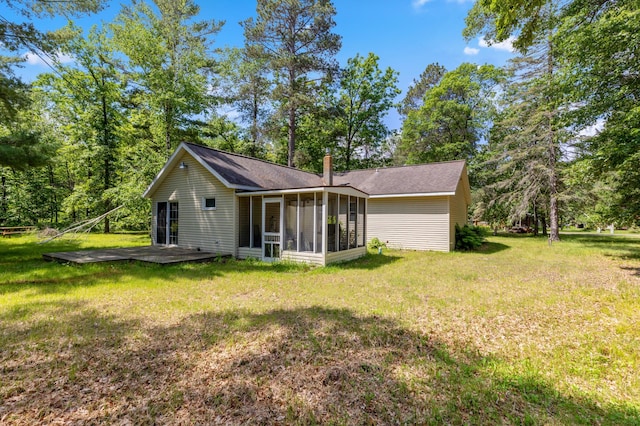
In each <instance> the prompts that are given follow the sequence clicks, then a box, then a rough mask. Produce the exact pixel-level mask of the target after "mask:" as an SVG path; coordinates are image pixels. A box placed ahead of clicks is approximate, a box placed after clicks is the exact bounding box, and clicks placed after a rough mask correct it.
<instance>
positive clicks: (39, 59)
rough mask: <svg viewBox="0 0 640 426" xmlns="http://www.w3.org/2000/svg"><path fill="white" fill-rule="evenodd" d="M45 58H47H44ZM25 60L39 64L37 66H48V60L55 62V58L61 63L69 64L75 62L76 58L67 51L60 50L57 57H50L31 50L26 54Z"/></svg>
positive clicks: (30, 63)
mask: <svg viewBox="0 0 640 426" xmlns="http://www.w3.org/2000/svg"><path fill="white" fill-rule="evenodd" d="M43 57H44V59H45V60H46V62H45V60H43ZM24 60H25V61H27V63H28V64H29V65H37V66H47V62H53V61H54V60H55V61H57V62H58V63H60V64H68V63H70V62H73V61H74V60H75V58H74V57H73V56H71V55H67V54H66V53H62V52H58V53H56V55H55V58H52V59H50V58H48V57H47V56H42V55H37V54H35V53H33V52H29V53H27V54H26V55H24Z"/></svg>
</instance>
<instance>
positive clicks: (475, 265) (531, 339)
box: [0, 235, 640, 425]
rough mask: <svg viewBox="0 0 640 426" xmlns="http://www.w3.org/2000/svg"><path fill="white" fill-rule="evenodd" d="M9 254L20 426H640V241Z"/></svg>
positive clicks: (9, 359) (6, 265)
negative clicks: (70, 259)
mask: <svg viewBox="0 0 640 426" xmlns="http://www.w3.org/2000/svg"><path fill="white" fill-rule="evenodd" d="M147 243H148V241H147V238H145V237H140V236H124V235H123V236H104V235H91V236H89V237H85V238H82V239H80V240H75V241H68V240H67V241H58V242H55V243H54V245H53V246H52V245H37V244H36V240H35V238H34V237H26V236H25V237H18V238H7V239H1V240H0V423H2V424H4V423H7V424H33V423H50V422H70V423H71V422H89V423H133V424H145V423H146V424H151V423H172V424H173V423H199V424H202V423H220V424H229V423H231V424H234V423H235V424H238V423H258V424H318V423H322V424H326V423H333V424H402V423H417V424H443V423H444V424H452V423H453V424H487V423H490V424H495V423H508V424H513V423H525V424H541V423H551V424H554V423H555V424H567V423H569V424H594V423H601V424H612V425H613V424H629V425H631V424H638V423H639V422H640V375H638V371H639V367H640V362H639V361H640V350H639V349H638V348H640V277H639V276H638V274H637V273H636V271H638V269H639V267H640V260H639V258H638V255H637V253H638V250H639V249H640V246H639V245H638V244H640V240H633V239H627V238H620V237H615V238H612V237H607V236H602V237H601V236H597V237H593V236H588V237H587V236H581V235H575V236H574V235H571V236H565V237H564V240H563V241H562V242H561V243H557V244H554V245H553V246H551V247H549V246H548V244H547V241H546V239H544V238H535V237H530V236H499V237H492V238H490V243H489V244H488V245H487V246H486V247H485V248H484V249H483V250H482V251H480V252H477V253H417V252H399V251H388V252H385V254H384V255H382V256H379V255H376V254H371V255H369V256H367V257H365V258H363V259H360V260H357V261H354V262H349V263H346V264H343V265H338V266H331V267H326V268H311V267H307V266H298V265H291V264H284V263H282V264H273V265H270V264H264V263H261V262H251V261H244V262H242V261H228V262H226V263H217V262H214V263H209V264H185V265H172V266H156V265H148V264H142V263H112V264H92V265H79V266H70V265H63V264H58V263H53V262H51V263H50V262H45V261H43V260H42V259H41V257H40V256H41V253H43V252H50V251H62V250H78V249H82V248H99V247H123V246H131V245H145V244H147Z"/></svg>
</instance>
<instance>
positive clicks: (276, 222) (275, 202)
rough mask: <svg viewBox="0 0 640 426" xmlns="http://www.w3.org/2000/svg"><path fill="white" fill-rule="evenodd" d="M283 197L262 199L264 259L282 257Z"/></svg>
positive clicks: (268, 260)
mask: <svg viewBox="0 0 640 426" xmlns="http://www.w3.org/2000/svg"><path fill="white" fill-rule="evenodd" d="M282 228H283V224H282V198H264V199H263V201H262V229H263V231H262V260H264V261H265V262H273V261H274V260H277V259H280V253H281V252H282V250H281V241H282Z"/></svg>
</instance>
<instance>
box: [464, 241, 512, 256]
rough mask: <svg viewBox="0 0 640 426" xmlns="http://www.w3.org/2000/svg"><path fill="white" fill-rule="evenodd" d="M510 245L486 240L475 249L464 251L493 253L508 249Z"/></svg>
mask: <svg viewBox="0 0 640 426" xmlns="http://www.w3.org/2000/svg"><path fill="white" fill-rule="evenodd" d="M510 248H511V247H510V246H508V245H506V244H502V243H496V242H493V241H487V242H484V243H483V244H482V245H481V246H480V247H479V248H478V249H477V250H471V251H468V252H465V253H469V254H495V253H500V252H501V251H504V250H508V249H510Z"/></svg>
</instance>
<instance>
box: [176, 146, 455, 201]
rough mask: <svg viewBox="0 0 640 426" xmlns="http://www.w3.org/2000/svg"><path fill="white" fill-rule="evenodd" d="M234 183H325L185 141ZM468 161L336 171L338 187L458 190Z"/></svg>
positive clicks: (383, 191)
mask: <svg viewBox="0 0 640 426" xmlns="http://www.w3.org/2000/svg"><path fill="white" fill-rule="evenodd" d="M185 145H186V146H188V147H189V149H190V150H191V151H193V153H194V154H196V155H197V156H199V157H200V158H201V159H202V160H203V161H204V162H205V163H207V164H208V165H209V166H210V167H211V168H212V169H214V170H215V171H216V172H218V173H219V174H220V175H221V176H222V177H223V178H224V179H225V180H226V181H227V182H229V183H230V184H232V185H239V186H246V187H252V188H256V189H262V190H278V189H293V188H309V187H320V186H323V182H322V177H321V176H319V175H317V174H314V173H309V172H305V171H302V170H298V169H294V168H292V167H286V166H281V165H279V164H275V163H269V162H267V161H263V160H258V159H255V158H251V157H245V156H243V155H238V154H231V153H228V152H223V151H218V150H215V149H212V148H207V147H204V146H201V145H194V144H190V143H185ZM464 164H465V163H464V161H449V162H444V163H431V164H420V165H415V166H402V167H388V168H379V169H368V170H354V171H350V172H344V173H334V177H333V184H334V185H335V186H352V187H354V188H356V189H358V190H360V191H362V192H365V193H367V194H369V195H389V194H429V193H440V192H455V191H456V188H457V186H458V181H459V180H460V177H461V175H462V171H463V169H464Z"/></svg>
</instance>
